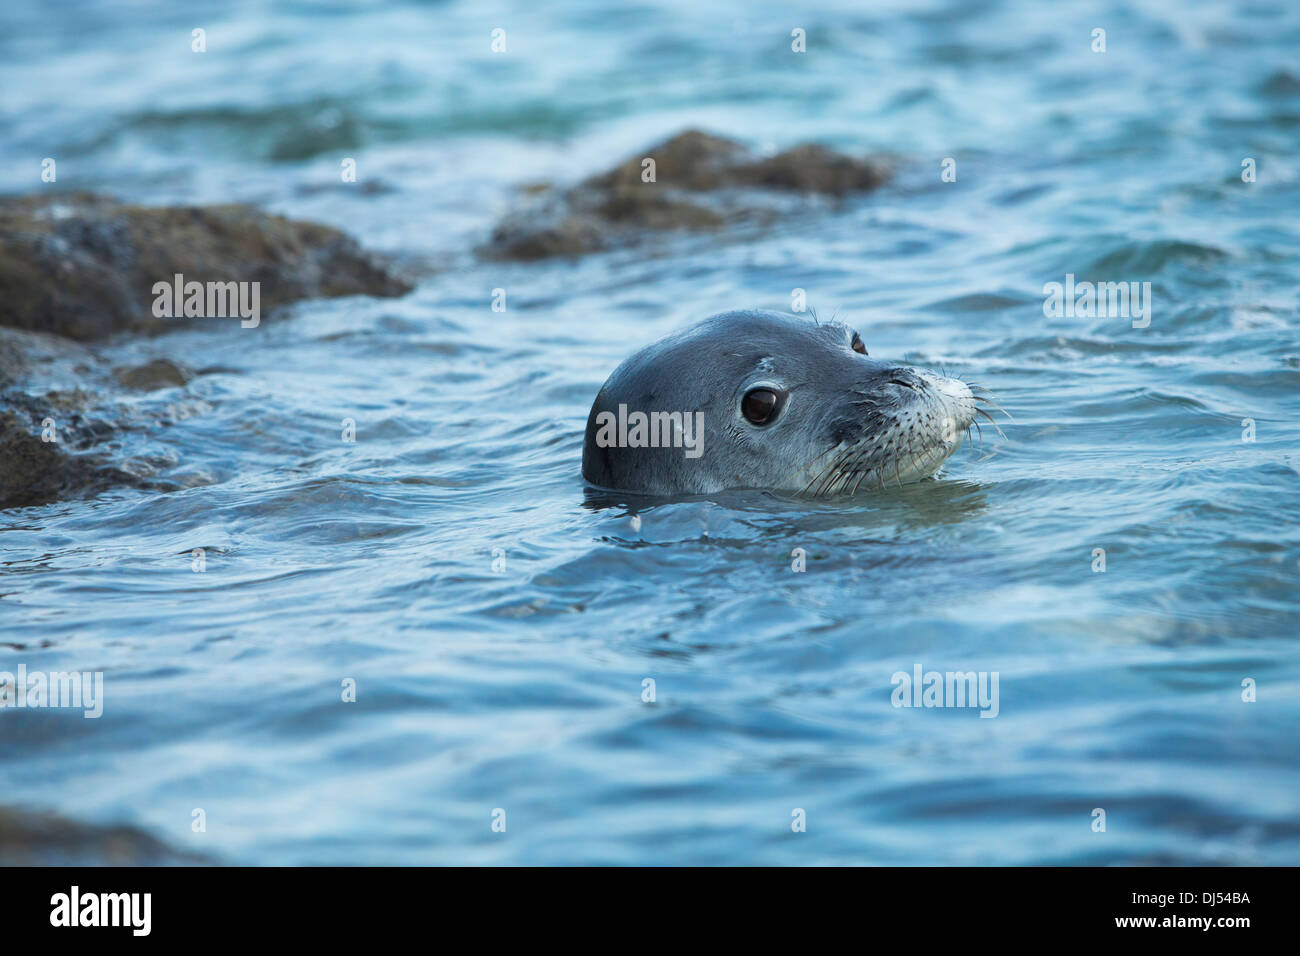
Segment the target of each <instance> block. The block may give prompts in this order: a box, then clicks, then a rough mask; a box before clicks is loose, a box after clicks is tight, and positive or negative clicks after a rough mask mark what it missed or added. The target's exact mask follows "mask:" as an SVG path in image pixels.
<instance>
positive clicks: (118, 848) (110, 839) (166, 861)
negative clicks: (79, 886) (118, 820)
mask: <svg viewBox="0 0 1300 956" xmlns="http://www.w3.org/2000/svg"><path fill="white" fill-rule="evenodd" d="M213 862H214V861H213V860H211V859H208V858H207V857H205V856H203V855H201V854H198V853H193V852H190V851H188V850H178V849H175V848H173V847H170V846H168V845H167V844H165V843H163V842H162V841H161V840H159V839H158V838H157V837H154V836H152V835H150V834H149V833H146V832H145V831H144V830H141V829H138V828H137V827H133V826H128V825H125V824H116V825H107V826H105V825H98V824H91V823H82V822H80V821H77V820H69V819H68V818H66V817H62V816H59V815H57V814H54V813H42V812H35V811H31V810H23V809H20V808H15V807H0V866H160V865H172V866H174V865H178V864H179V865H184V864H190V865H199V864H208V865H211V864H212V863H213Z"/></svg>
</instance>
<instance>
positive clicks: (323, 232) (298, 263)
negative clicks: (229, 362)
mask: <svg viewBox="0 0 1300 956" xmlns="http://www.w3.org/2000/svg"><path fill="white" fill-rule="evenodd" d="M176 274H181V275H183V276H184V277H185V280H186V281H198V282H205V283H206V282H258V283H260V307H261V309H262V310H264V311H265V310H269V309H272V308H274V307H275V306H277V305H284V304H286V303H289V302H294V301H297V300H299V299H306V298H317V297H331V296H343V295H358V294H364V295H376V296H397V295H403V294H405V293H406V292H409V291H410V288H411V287H410V285H409V284H408V283H407V282H405V281H404V280H403V279H401V278H399V277H397V276H396V275H394V274H393V273H392V272H390V271H389V269H388V268H387V267H386V266H385V265H383V264H382V263H381V262H379V261H378V260H377V259H376V258H374V257H373V256H371V255H370V254H368V253H366V252H364V251H363V250H362V249H361V248H360V247H359V246H358V245H357V243H356V242H355V241H354V240H353V239H351V238H349V237H348V236H346V235H345V234H344V233H342V232H339V231H338V230H337V229H332V228H330V227H329V226H322V225H318V224H316V223H309V222H298V221H294V220H291V219H286V218H284V217H283V216H276V215H271V214H269V213H265V212H261V211H260V210H257V209H254V208H253V207H251V206H242V205H226V206H202V207H164V208H151V207H146V206H134V205H127V204H123V203H120V202H117V201H116V200H113V199H110V198H108V197H105V196H98V195H94V194H91V193H83V192H72V193H50V194H47V195H38V196H24V197H18V198H5V199H0V325H5V326H10V327H13V328H18V329H31V330H37V331H44V332H54V333H57V334H59V335H65V336H69V337H71V338H75V339H82V340H89V339H96V338H101V337H103V336H106V335H110V334H112V333H114V332H119V331H123V330H139V331H149V332H158V331H163V330H164V329H166V328H168V327H169V326H170V325H171V324H172V323H175V322H178V321H187V320H178V319H167V318H156V317H155V316H154V315H153V311H152V305H153V301H154V293H153V286H154V283H156V282H164V281H165V282H171V281H172V277H173V276H174V275H176ZM188 321H222V320H219V319H209V320H204V319H190V320H188ZM234 324H237V322H236V323H234Z"/></svg>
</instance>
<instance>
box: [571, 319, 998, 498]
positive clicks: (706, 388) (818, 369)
mask: <svg viewBox="0 0 1300 956" xmlns="http://www.w3.org/2000/svg"><path fill="white" fill-rule="evenodd" d="M977 410H979V407H978V405H977V404H976V398H975V396H974V395H973V394H972V393H971V390H970V388H968V387H967V386H966V384H965V383H963V382H959V381H957V380H956V379H951V378H945V377H943V376H941V375H938V374H936V373H934V372H931V371H928V370H926V369H920V368H912V367H909V366H901V365H897V364H894V363H891V362H882V361H878V360H876V359H873V358H871V357H870V356H869V355H868V354H867V350H866V347H865V345H864V344H863V342H862V338H861V337H860V336H859V335H858V333H857V332H855V331H854V330H853V329H851V328H849V327H848V326H846V325H843V324H841V323H838V322H827V323H816V322H810V321H808V320H806V319H802V318H799V317H797V316H794V315H788V314H785V313H781V312H764V311H743V312H724V313H722V314H720V315H715V316H713V317H711V318H708V319H705V320H704V321H703V322H700V323H699V324H697V325H695V326H692V327H691V328H688V329H685V330H684V331H680V332H675V333H673V334H671V335H668V336H666V337H665V338H663V339H660V340H659V341H658V342H656V343H654V344H653V345H650V346H648V347H646V348H644V349H642V350H641V351H639V352H637V353H636V354H635V355H633V356H632V357H631V358H629V359H628V360H627V361H625V362H624V363H623V364H622V365H620V366H619V367H618V368H617V369H615V370H614V373H613V374H612V375H610V377H609V379H608V380H607V381H606V382H605V384H604V386H603V387H602V388H601V390H600V393H599V394H598V395H597V396H596V400H595V402H594V403H593V404H592V407H591V413H590V415H589V416H588V417H587V434H586V440H585V443H584V446H583V451H582V474H583V477H584V478H586V480H587V481H589V482H590V483H592V484H593V485H597V486H600V487H603V488H609V489H614V490H619V491H632V492H640V493H643V494H652V495H675V494H710V493H713V492H718V491H723V490H727V489H741V488H757V489H768V490H773V491H786V492H795V493H806V494H809V495H814V496H830V495H838V494H853V493H855V492H857V491H858V489H859V488H862V489H869V488H879V487H883V486H884V485H886V484H895V483H897V484H903V483H905V482H909V481H916V480H919V479H921V478H924V477H926V476H928V475H932V474H934V473H935V472H936V471H938V469H939V466H940V465H942V464H943V462H944V461H946V460H947V459H948V457H949V456H950V455H951V454H952V453H953V452H954V451H956V450H957V447H958V446H959V445H960V444H961V440H962V438H963V437H964V436H965V434H966V432H967V429H968V428H969V427H970V426H971V425H972V423H973V422H974V420H975V415H976V413H977Z"/></svg>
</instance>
